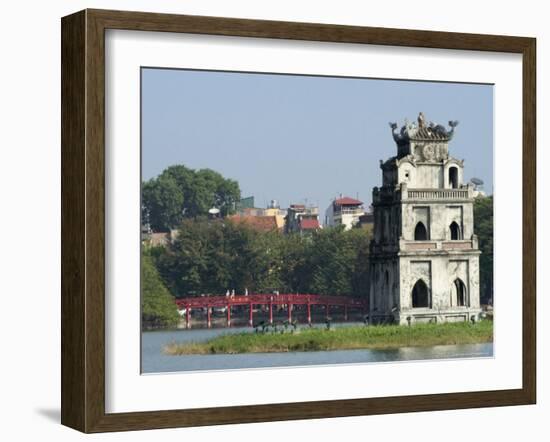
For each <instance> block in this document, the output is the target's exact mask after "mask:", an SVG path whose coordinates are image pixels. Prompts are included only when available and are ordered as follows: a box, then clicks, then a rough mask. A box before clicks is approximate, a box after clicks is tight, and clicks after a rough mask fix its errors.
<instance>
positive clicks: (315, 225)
mask: <svg viewBox="0 0 550 442" xmlns="http://www.w3.org/2000/svg"><path fill="white" fill-rule="evenodd" d="M320 228H321V225H320V223H319V208H318V207H314V206H309V207H306V206H305V204H291V205H290V207H289V208H288V210H287V214H286V218H285V233H293V232H298V233H303V232H308V231H313V230H317V229H320Z"/></svg>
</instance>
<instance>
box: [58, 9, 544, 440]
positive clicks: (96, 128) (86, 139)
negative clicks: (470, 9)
mask: <svg viewBox="0 0 550 442" xmlns="http://www.w3.org/2000/svg"><path fill="white" fill-rule="evenodd" d="M106 29H123V30H139V31H160V32H174V33H194V34H211V35H221V36H241V37H261V38H273V39H291V40H305V41H322V42H334V43H357V44H370V45H386V46H402V47H417V48H440V49H456V50H474V51H493V52H505V53H516V54H521V56H522V64H523V92H522V93H523V126H522V127H523V166H522V167H523V281H522V283H523V294H522V299H523V302H522V303H523V312H522V324H523V326H522V327H523V337H522V339H523V356H522V368H523V383H522V384H523V385H522V387H521V388H518V389H511V390H496V391H476V392H457V393H445V394H427V395H415V396H399V397H379V398H363V399H347V400H331V401H317V402H309V401H308V402H292V403H283V404H270V405H251V406H231V407H220V408H199V409H180V410H169V411H155V410H151V411H147V412H132V413H115V414H109V413H106V412H105V389H106V386H105V339H106V336H105V298H104V294H105V194H106V189H105V141H104V140H105V76H104V73H105V30H106ZM535 55H536V41H535V39H534V38H525V37H511V36H496V35H476V34H459V33H448V32H432V31H417V30H406V29H384V28H369V27H355V26H339V25H326V24H312V23H291V22H277V21H263V20H242V19H233V18H216V17H199V16H186V15H169V14H154V13H141V12H122V11H106V10H84V11H81V12H78V13H75V14H73V15H70V16H67V17H64V18H63V19H62V305H61V313H62V338H61V344H62V410H61V420H62V424H64V425H67V426H69V427H72V428H75V429H77V430H80V431H83V432H104V431H122V430H142V429H151V428H169V427H185V426H198V425H216V424H230V423H244V422H262V421H280V420H290V419H311V418H326V417H339V416H357V415H370V414H384V413H403V412H412V411H430V410H446V409H461V408H472V407H492V406H506V405H520V404H534V403H535V400H536V307H535V294H536V149H535V147H536V96H535V88H536V72H535V66H536V62H535Z"/></svg>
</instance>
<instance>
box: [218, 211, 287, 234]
mask: <svg viewBox="0 0 550 442" xmlns="http://www.w3.org/2000/svg"><path fill="white" fill-rule="evenodd" d="M228 220H229V221H232V222H234V223H236V224H244V225H247V226H249V227H251V228H252V229H254V230H258V231H260V232H270V231H272V230H278V226H277V217H276V216H242V215H232V216H230V217H228Z"/></svg>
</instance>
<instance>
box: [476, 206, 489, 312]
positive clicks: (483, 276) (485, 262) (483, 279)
mask: <svg viewBox="0 0 550 442" xmlns="http://www.w3.org/2000/svg"><path fill="white" fill-rule="evenodd" d="M474 232H475V233H476V235H477V237H478V240H479V249H480V250H481V256H480V257H479V285H480V287H479V288H480V298H481V302H482V303H488V302H489V301H492V300H493V196H492V195H491V196H489V197H478V198H476V199H475V201H474Z"/></svg>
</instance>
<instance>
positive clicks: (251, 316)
mask: <svg viewBox="0 0 550 442" xmlns="http://www.w3.org/2000/svg"><path fill="white" fill-rule="evenodd" d="M253 307H254V306H253V305H252V303H250V304H249V308H250V311H249V313H248V325H249V326H250V327H252V326H253V324H254V309H253Z"/></svg>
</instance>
